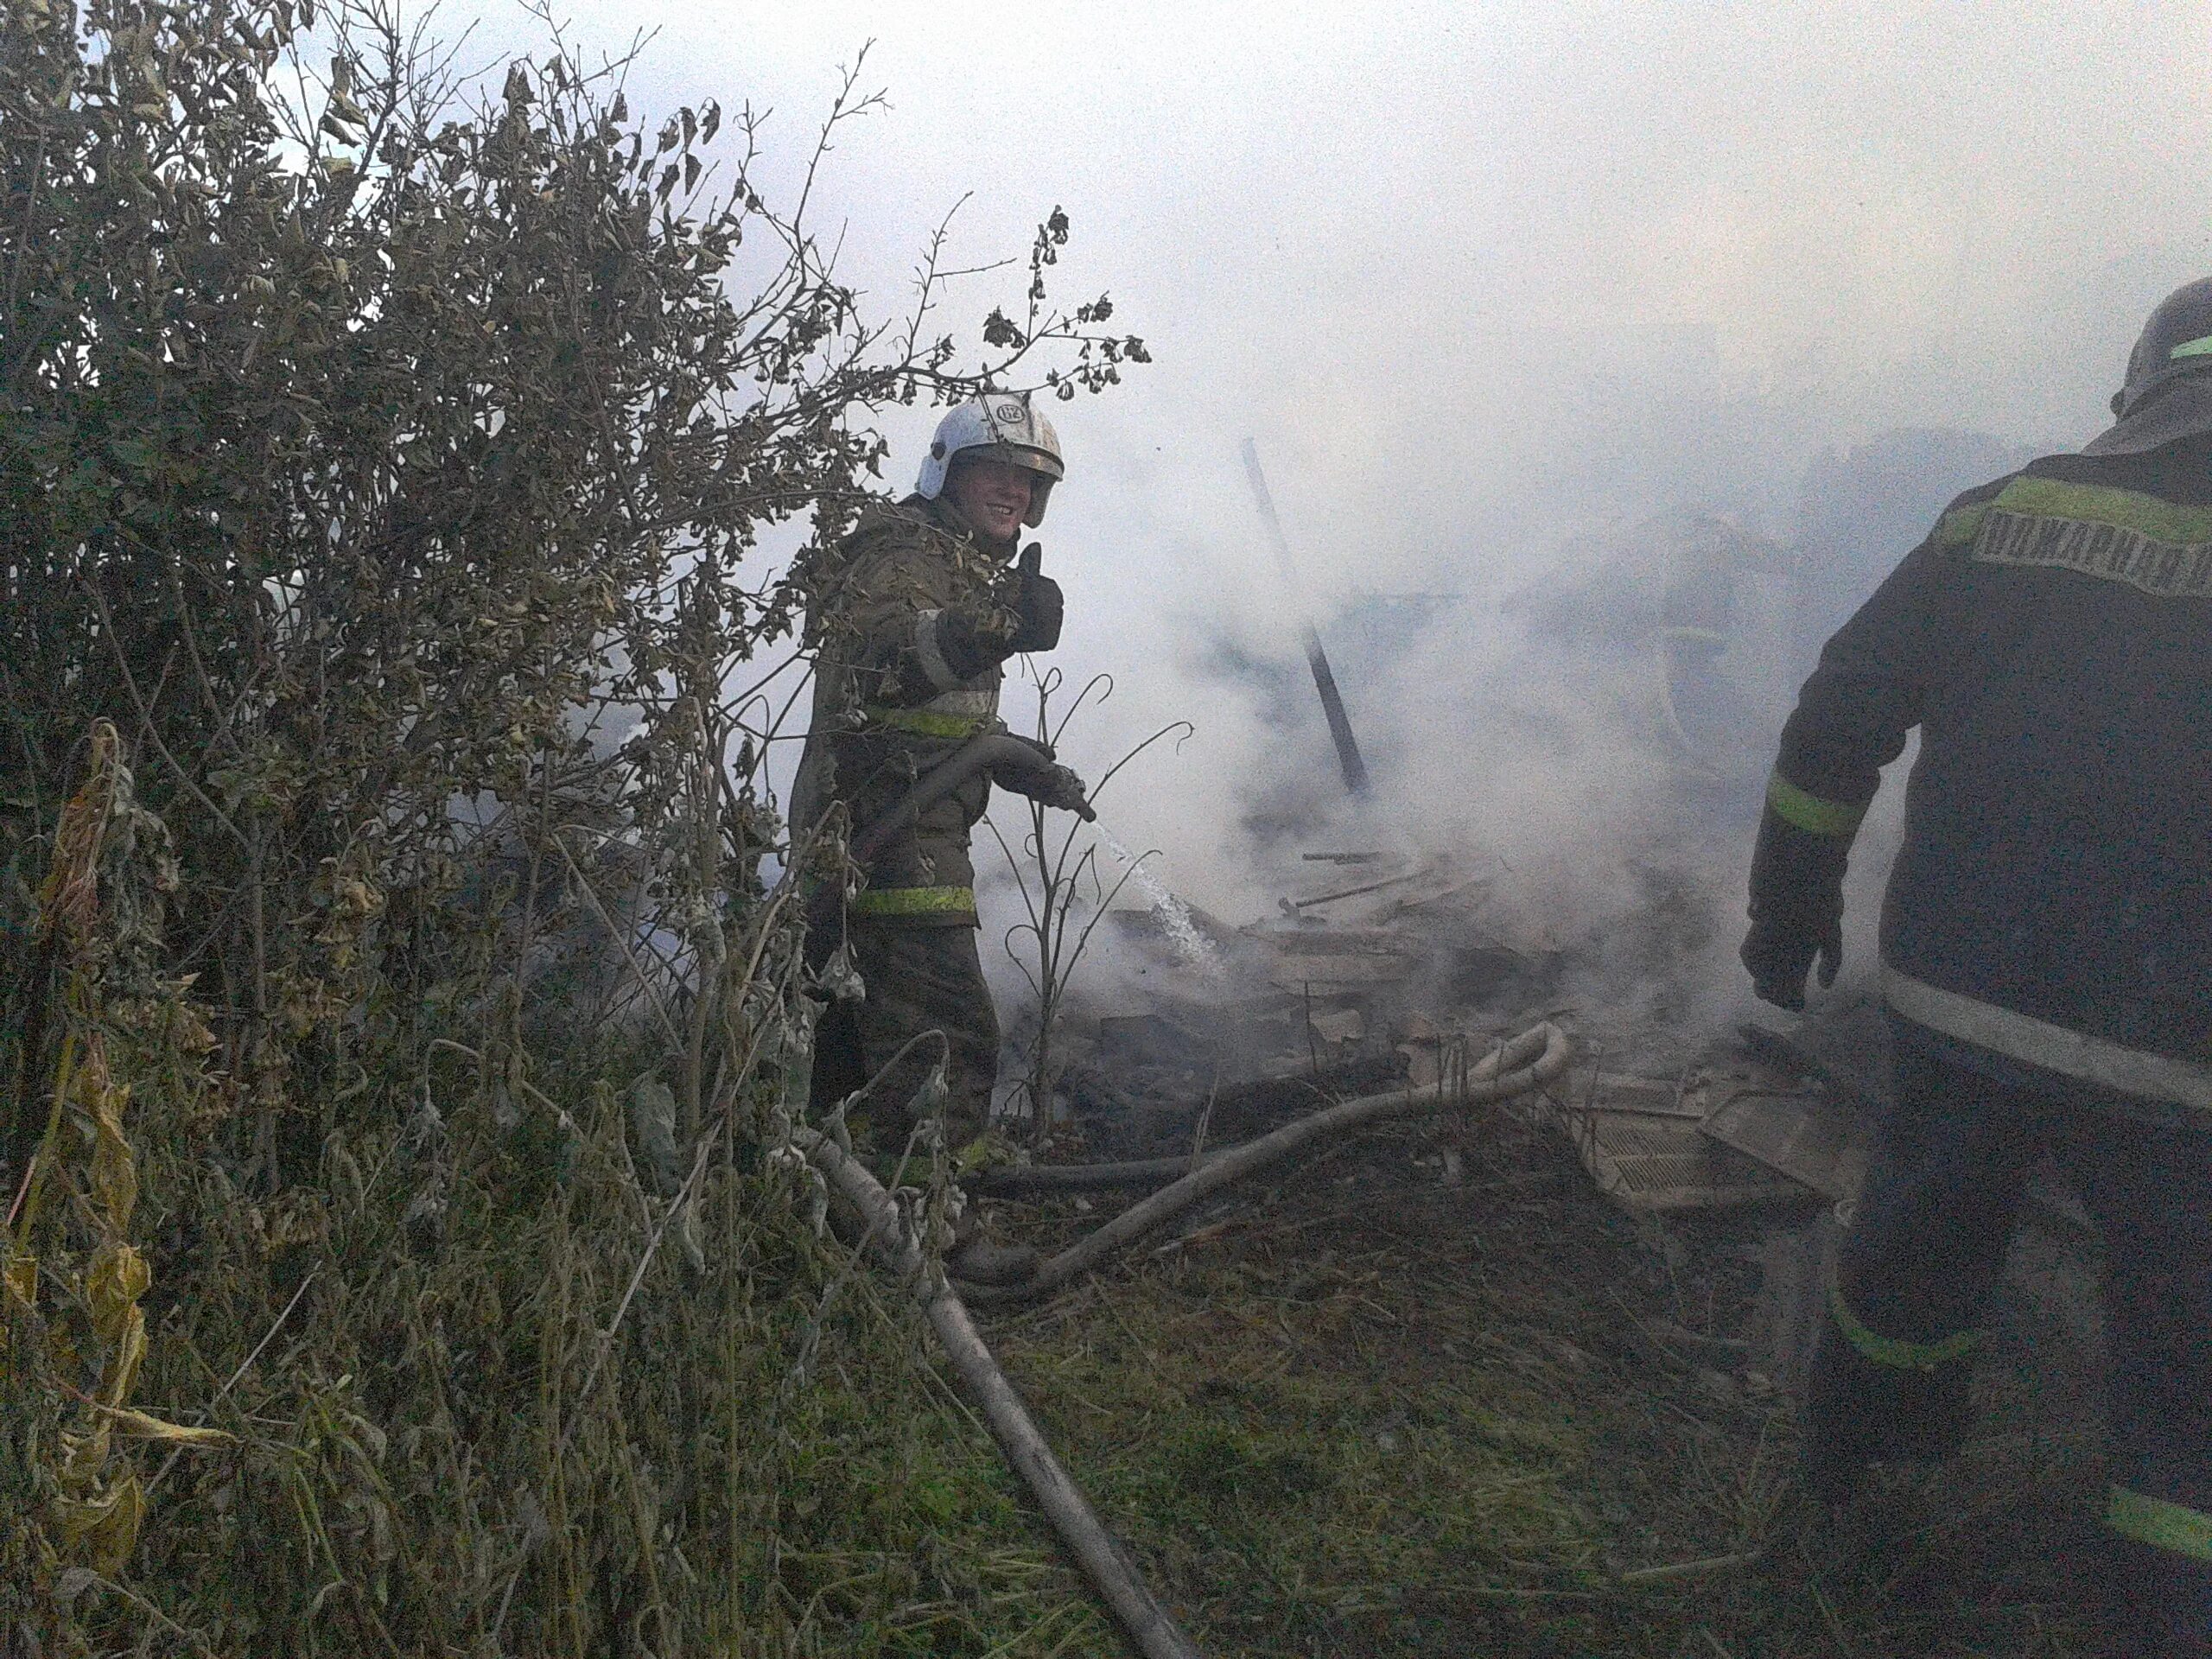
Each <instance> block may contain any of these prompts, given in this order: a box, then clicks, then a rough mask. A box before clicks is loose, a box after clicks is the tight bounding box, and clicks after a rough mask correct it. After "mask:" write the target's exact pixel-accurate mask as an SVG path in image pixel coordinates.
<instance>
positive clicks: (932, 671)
mask: <svg viewBox="0 0 2212 1659" xmlns="http://www.w3.org/2000/svg"><path fill="white" fill-rule="evenodd" d="M942 620H944V612H943V611H924V612H923V613H921V614H920V615H918V616H917V617H916V618H915V619H914V655H915V656H917V657H918V658H921V663H922V673H923V675H924V677H925V678H927V679H928V681H929V683H931V685H932V686H934V687H936V688H937V689H938V690H940V691H950V690H954V689H956V688H957V687H959V686H962V685H964V684H966V683H967V682H966V681H964V680H963V679H962V678H961V677H959V676H958V675H957V674H956V673H954V672H953V671H952V665H951V664H950V663H948V662H946V661H945V660H944V646H943V645H939V644H938V637H937V629H938V623H939V622H941V621H942Z"/></svg>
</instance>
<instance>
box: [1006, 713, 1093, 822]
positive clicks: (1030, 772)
mask: <svg viewBox="0 0 2212 1659" xmlns="http://www.w3.org/2000/svg"><path fill="white" fill-rule="evenodd" d="M1007 736H1009V737H1011V738H1013V739H1014V741H1015V742H1017V743H1020V744H1022V745H1023V746H1025V747H1028V748H1031V749H1033V750H1035V751H1036V753H1037V760H1036V762H1035V763H1034V764H1033V765H1030V766H994V767H992V768H991V781H992V782H993V783H995V784H996V785H998V786H999V787H1000V788H1001V789H1004V790H1009V791H1012V792H1013V793H1014V794H1016V795H1020V796H1023V797H1025V798H1027V799H1029V800H1033V801H1034V802H1036V803H1037V804H1038V805H1039V806H1049V807H1053V808H1056V809H1057V810H1060V811H1062V812H1074V813H1078V814H1080V815H1081V816H1082V817H1083V819H1084V822H1085V823H1091V822H1094V821H1095V820H1096V818H1097V817H1098V814H1097V813H1096V811H1094V810H1092V808H1091V804H1090V801H1089V800H1088V799H1087V798H1086V796H1087V795H1088V793H1089V791H1087V790H1086V789H1085V788H1084V782H1083V779H1081V778H1080V777H1078V776H1077V774H1076V772H1075V770H1074V769H1073V768H1072V767H1070V766H1061V765H1060V764H1059V763H1058V761H1057V760H1054V759H1053V758H1052V745H1051V744H1049V743H1040V742H1039V741H1037V740H1036V739H1035V738H1033V737H1024V736H1022V735H1021V734H1020V733H1018V732H1009V733H1007Z"/></svg>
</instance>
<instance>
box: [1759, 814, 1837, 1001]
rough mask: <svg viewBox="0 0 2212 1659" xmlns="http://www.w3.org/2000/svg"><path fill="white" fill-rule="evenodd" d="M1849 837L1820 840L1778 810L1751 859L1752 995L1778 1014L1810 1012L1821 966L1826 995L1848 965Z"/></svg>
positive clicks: (1763, 827)
mask: <svg viewBox="0 0 2212 1659" xmlns="http://www.w3.org/2000/svg"><path fill="white" fill-rule="evenodd" d="M1850 853H1851V842H1850V840H1849V839H1848V837H1846V836H1816V835H1815V834H1814V833H1813V832H1812V831H1811V830H1809V829H1799V828H1798V827H1797V826H1796V824H1794V823H1790V822H1789V820H1788V819H1787V818H1784V817H1781V816H1780V815H1778V814H1777V813H1776V812H1775V811H1774V810H1772V809H1771V808H1770V809H1769V810H1768V811H1767V814H1766V816H1765V817H1764V818H1763V819H1761V820H1760V822H1759V841H1758V848H1757V849H1756V850H1754V851H1753V852H1752V854H1751V931H1750V932H1749V933H1748V934H1746V935H1745V938H1744V948H1743V950H1742V951H1741V953H1740V954H1741V955H1742V957H1743V959H1744V966H1745V968H1747V969H1750V970H1751V989H1752V990H1753V991H1755V992H1756V993H1758V998H1759V1000H1760V1001H1762V1002H1771V1003H1773V1004H1774V1006H1775V1007H1777V1008H1791V1009H1796V1008H1802V1007H1804V1006H1805V975H1806V973H1807V971H1808V969H1811V968H1812V966H1813V964H1814V962H1815V959H1816V958H1817V959H1818V961H1819V963H1820V976H1821V988H1822V989H1824V990H1825V989H1826V988H1827V987H1829V986H1831V985H1833V984H1834V983H1835V975H1836V969H1838V968H1840V967H1841V966H1842V965H1843V872H1844V867H1845V865H1846V864H1847V862H1848V861H1849V857H1850Z"/></svg>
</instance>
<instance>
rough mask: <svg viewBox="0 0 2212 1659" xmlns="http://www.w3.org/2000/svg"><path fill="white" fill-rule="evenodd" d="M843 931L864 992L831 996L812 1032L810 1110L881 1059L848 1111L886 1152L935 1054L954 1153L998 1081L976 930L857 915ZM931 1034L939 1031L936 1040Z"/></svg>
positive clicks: (978, 1123)
mask: <svg viewBox="0 0 2212 1659" xmlns="http://www.w3.org/2000/svg"><path fill="white" fill-rule="evenodd" d="M845 938H846V939H847V941H848V942H849V944H851V946H852V949H853V957H854V963H855V966H856V967H857V968H858V969H860V975H861V981H862V982H863V983H864V984H865V985H866V986H867V988H868V991H867V995H866V996H865V997H863V998H862V999H861V1001H860V1003H859V1004H858V1005H857V1006H855V1004H853V1003H850V1002H838V1003H833V1004H831V1005H830V1007H829V1011H828V1012H827V1013H826V1014H823V1019H822V1023H821V1025H820V1027H818V1028H817V1031H816V1033H815V1042H814V1077H813V1081H812V1091H811V1092H812V1096H813V1104H814V1108H815V1109H816V1110H817V1112H819V1111H824V1110H827V1109H829V1108H830V1107H832V1106H834V1105H836V1103H837V1102H838V1101H840V1100H842V1098H843V1097H844V1096H847V1095H849V1094H850V1093H852V1091H853V1090H855V1089H858V1088H860V1087H861V1086H862V1085H863V1084H866V1083H868V1080H869V1079H870V1078H872V1077H875V1076H876V1074H877V1073H878V1072H880V1071H884V1068H885V1067H887V1066H889V1067H890V1068H891V1069H890V1071H889V1072H888V1073H887V1075H886V1076H884V1077H883V1078H882V1080H881V1081H880V1082H879V1083H878V1084H876V1086H875V1088H874V1090H873V1091H872V1092H871V1093H870V1095H869V1096H868V1103H867V1104H866V1106H865V1107H864V1108H863V1109H860V1110H857V1111H855V1114H854V1116H855V1120H861V1119H864V1120H865V1122H866V1123H867V1126H868V1134H869V1138H870V1139H872V1140H873V1141H874V1143H875V1146H876V1147H877V1149H878V1150H879V1151H882V1152H887V1153H895V1152H897V1151H898V1150H899V1149H900V1148H901V1147H904V1146H905V1145H906V1137H907V1136H908V1135H910V1134H912V1131H913V1128H914V1119H913V1116H912V1107H913V1102H914V1097H915V1096H916V1095H917V1094H918V1093H919V1092H920V1090H921V1087H922V1084H923V1083H924V1082H925V1080H926V1079H927V1078H928V1077H929V1074H930V1071H931V1068H932V1067H933V1066H935V1065H937V1063H938V1058H939V1056H940V1055H942V1056H943V1057H944V1081H945V1089H946V1097H945V1103H944V1111H943V1113H942V1118H943V1122H944V1139H945V1145H946V1147H947V1148H948V1149H949V1150H950V1151H953V1152H958V1151H959V1150H960V1149H961V1148H962V1147H964V1146H966V1145H967V1144H968V1143H969V1141H973V1140H974V1139H975V1138H976V1136H977V1135H981V1134H982V1132H983V1128H984V1125H985V1123H986V1122H988V1118H989V1116H990V1109H991V1087H992V1085H993V1084H995V1082H996V1081H997V1079H998V1065H999V1019H998V1012H997V1010H996V1009H995V1008H994V1007H992V1006H991V993H990V988H989V987H988V985H986V984H985V983H984V982H983V963H982V957H981V956H980V955H979V954H978V953H977V950H976V930H975V929H974V928H972V927H915V926H912V925H905V926H899V925H893V924H888V923H884V922H875V921H870V920H867V919H865V918H857V917H856V918H851V919H850V920H849V921H848V922H847V924H846V928H845ZM927 1033H943V1035H944V1045H943V1046H942V1047H940V1046H939V1045H938V1041H937V1039H936V1038H935V1037H934V1036H931V1035H928V1034H927ZM902 1048H903V1049H905V1050H906V1052H905V1054H904V1055H903V1057H901V1058H899V1060H898V1063H897V1064H896V1065H893V1064H892V1062H893V1056H895V1055H899V1051H900V1050H901V1049H902Z"/></svg>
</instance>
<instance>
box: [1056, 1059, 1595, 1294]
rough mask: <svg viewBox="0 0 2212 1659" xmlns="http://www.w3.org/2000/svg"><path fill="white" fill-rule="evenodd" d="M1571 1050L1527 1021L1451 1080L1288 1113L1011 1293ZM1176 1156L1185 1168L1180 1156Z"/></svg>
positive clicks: (1499, 1094) (1555, 1064) (1518, 1082)
mask: <svg viewBox="0 0 2212 1659" xmlns="http://www.w3.org/2000/svg"><path fill="white" fill-rule="evenodd" d="M1572 1055H1573V1051H1572V1050H1571V1049H1570V1048H1569V1047H1568V1046H1567V1037H1566V1034H1565V1033H1562V1032H1561V1031H1560V1029H1559V1027H1556V1026H1554V1025H1552V1024H1549V1023H1548V1022H1547V1023H1545V1024H1542V1025H1537V1026H1531V1027H1529V1029H1528V1030H1526V1031H1524V1032H1522V1033H1521V1034H1520V1035H1519V1036H1517V1037H1515V1038H1512V1039H1510V1040H1508V1041H1507V1042H1505V1043H1503V1044H1502V1045H1501V1046H1498V1047H1497V1048H1496V1049H1493V1050H1492V1051H1491V1052H1490V1053H1488V1054H1486V1055H1484V1057H1483V1058H1481V1059H1480V1060H1478V1061H1477V1062H1476V1063H1475V1064H1474V1065H1471V1066H1470V1067H1469V1068H1468V1069H1467V1071H1466V1074H1465V1078H1464V1079H1463V1080H1461V1081H1459V1082H1457V1083H1448V1082H1446V1083H1439V1084H1424V1085H1421V1086H1418V1087H1414V1088H1409V1089H1398V1090H1392V1091H1390V1092H1389V1093H1388V1094H1381V1095H1363V1096H1360V1097H1359V1098H1357V1099H1356V1100H1346V1101H1340V1102H1338V1103H1337V1104H1336V1105H1334V1106H1327V1107H1324V1108H1323V1109H1321V1110H1319V1111H1318V1112H1311V1113H1308V1114H1307V1115H1306V1116H1304V1117H1298V1118H1293V1119H1292V1120H1291V1121H1290V1122H1287V1123H1286V1124H1284V1125H1283V1126H1282V1127H1281V1128H1278V1129H1274V1130H1273V1131H1271V1132H1270V1133H1268V1134H1266V1135H1261V1136H1260V1137H1259V1138H1258V1139H1256V1140H1253V1141H1245V1142H1244V1143H1243V1145H1242V1146H1237V1147H1228V1148H1225V1149H1224V1150H1223V1151H1221V1152H1219V1153H1217V1154H1215V1155H1214V1156H1212V1157H1211V1158H1208V1159H1205V1160H1202V1161H1201V1162H1200V1163H1199V1164H1198V1167H1197V1168H1195V1169H1192V1170H1191V1171H1190V1173H1188V1174H1186V1175H1185V1176H1183V1177H1182V1178H1181V1179H1179V1180H1176V1181H1173V1182H1171V1183H1169V1184H1168V1185H1166V1186H1164V1187H1162V1188H1160V1191H1159V1192H1154V1193H1153V1194H1152V1195H1151V1196H1150V1197H1149V1198H1143V1199H1141V1200H1140V1201H1139V1202H1137V1203H1135V1204H1133V1205H1130V1206H1129V1207H1128V1209H1127V1210H1124V1211H1122V1213H1121V1214H1120V1215H1118V1216H1116V1217H1114V1219H1113V1220H1111V1221H1109V1222H1108V1223H1107V1224H1105V1225H1104V1226H1103V1227H1100V1228H1099V1229H1097V1230H1096V1231H1094V1232H1090V1233H1087V1234H1085V1235H1084V1236H1083V1237H1082V1238H1080V1239H1077V1241H1076V1242H1075V1243H1073V1244H1071V1245H1070V1246H1069V1247H1068V1248H1067V1249H1065V1250H1062V1251H1061V1252H1060V1253H1059V1254H1058V1255H1055V1256H1053V1257H1052V1258H1051V1259H1050V1260H1049V1261H1047V1262H1045V1263H1044V1265H1043V1266H1041V1267H1039V1268H1038V1269H1037V1273H1036V1275H1035V1276H1034V1277H1033V1278H1032V1279H1031V1280H1030V1281H1028V1282H1027V1284H1024V1285H1021V1286H1019V1287H1015V1289H1014V1294H1019V1295H1023V1296H1042V1295H1046V1294H1049V1293H1051V1292H1052V1291H1055V1290H1057V1289H1058V1288H1059V1287H1061V1286H1062V1285H1065V1284H1066V1283H1067V1282H1068V1281H1070V1280H1071V1279H1073V1278H1075V1277H1076V1276H1077V1274H1082V1273H1084V1272H1087V1271H1088V1270H1089V1269H1090V1268H1092V1267H1093V1266H1095V1265H1096V1263H1097V1262H1100V1261H1101V1260H1102V1259H1103V1258H1104V1257H1105V1256H1107V1255H1109V1254H1110V1253H1111V1252H1113V1251H1115V1250H1116V1249H1121V1248H1122V1246H1123V1245H1126V1244H1129V1243H1134V1242H1135V1240H1137V1239H1139V1238H1141V1237H1142V1236H1144V1235H1145V1234H1147V1233H1148V1232H1151V1231H1152V1230H1154V1228H1157V1227H1160V1226H1161V1225H1163V1224H1165V1223H1166V1222H1168V1221H1171V1220H1173V1218H1174V1217H1176V1216H1179V1215H1180V1214H1181V1213H1182V1212H1183V1211H1185V1210H1187V1209H1189V1208H1190V1207H1191V1206H1192V1205H1194V1204H1197V1203H1198V1202H1199V1201H1200V1200H1202V1199H1204V1198H1208V1197H1210V1196H1211V1194H1213V1193H1215V1192H1218V1191H1220V1190H1221V1189H1222V1188H1223V1187H1224V1186H1227V1185H1230V1183H1231V1182H1232V1181H1239V1180H1243V1179H1245V1178H1246V1177H1247V1176H1249V1175H1252V1174H1255V1173H1258V1172H1259V1171H1260V1170H1262V1169H1265V1168H1266V1167H1268V1166H1269V1165H1270V1164H1274V1163H1279V1162H1280V1161H1281V1160H1283V1159H1285V1158H1287V1157H1289V1156H1290V1155H1291V1154H1293V1153H1294V1152H1296V1151H1298V1150H1299V1149H1300V1148H1301V1147H1306V1146H1308V1145H1310V1144H1312V1143H1313V1141H1319V1140H1321V1139H1323V1138H1325V1137H1327V1136H1331V1135H1345V1134H1350V1133H1351V1132H1352V1131H1354V1130H1357V1129H1363V1128H1368V1127H1369V1126H1370V1125H1371V1124H1376V1123H1383V1122H1389V1121H1390V1120H1392V1119H1394V1118H1402V1117H1425V1116H1430V1115H1431V1114H1433V1113H1436V1112H1440V1111H1445V1110H1448V1109H1452V1108H1454V1107H1460V1106H1473V1105H1478V1104H1481V1103H1484V1102H1486V1101H1495V1100H1505V1099H1509V1098H1510V1097H1511V1096H1516V1095H1525V1094H1529V1093H1531V1092H1532V1091H1534V1090H1537V1089H1540V1088H1541V1087H1542V1086H1543V1085H1544V1084H1546V1083H1548V1082H1549V1081H1550V1080H1551V1079H1552V1078H1554V1077H1557V1076H1559V1074H1560V1072H1562V1071H1565V1070H1566V1069H1567V1061H1568V1060H1569V1059H1570V1058H1572ZM1183 1161H1184V1162H1185V1166H1186V1167H1187V1163H1188V1160H1183Z"/></svg>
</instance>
